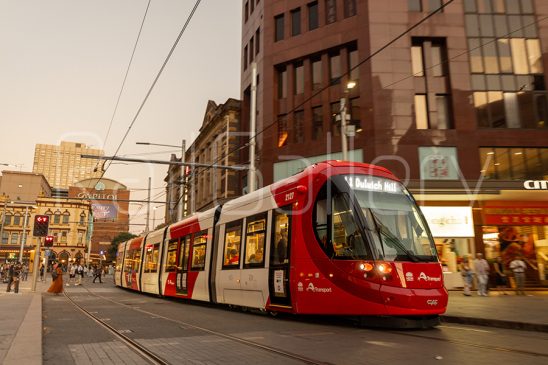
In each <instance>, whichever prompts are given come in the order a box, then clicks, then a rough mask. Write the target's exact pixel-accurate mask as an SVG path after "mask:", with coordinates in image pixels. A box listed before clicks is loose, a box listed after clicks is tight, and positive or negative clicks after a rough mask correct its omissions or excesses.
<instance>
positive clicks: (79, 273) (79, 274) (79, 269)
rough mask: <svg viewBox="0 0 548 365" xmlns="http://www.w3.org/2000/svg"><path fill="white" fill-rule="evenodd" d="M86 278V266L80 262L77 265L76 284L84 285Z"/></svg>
mask: <svg viewBox="0 0 548 365" xmlns="http://www.w3.org/2000/svg"><path fill="white" fill-rule="evenodd" d="M83 278H84V267H83V266H82V264H80V263H79V264H78V266H77V267H76V284H75V285H82V279H83Z"/></svg>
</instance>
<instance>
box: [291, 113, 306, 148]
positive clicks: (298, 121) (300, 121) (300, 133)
mask: <svg viewBox="0 0 548 365" xmlns="http://www.w3.org/2000/svg"><path fill="white" fill-rule="evenodd" d="M293 118H294V119H293V121H294V124H293V125H294V126H295V129H294V134H293V135H294V136H295V143H303V142H304V111H302V110H299V111H296V112H295V113H294V114H293Z"/></svg>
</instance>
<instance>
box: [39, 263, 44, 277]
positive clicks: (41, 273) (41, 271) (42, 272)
mask: <svg viewBox="0 0 548 365" xmlns="http://www.w3.org/2000/svg"><path fill="white" fill-rule="evenodd" d="M40 281H44V264H41V265H40Z"/></svg>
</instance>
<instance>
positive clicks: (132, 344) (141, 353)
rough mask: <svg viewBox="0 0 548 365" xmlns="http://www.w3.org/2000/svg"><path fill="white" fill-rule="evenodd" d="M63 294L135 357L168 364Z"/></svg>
mask: <svg viewBox="0 0 548 365" xmlns="http://www.w3.org/2000/svg"><path fill="white" fill-rule="evenodd" d="M88 292H89V290H88ZM63 293H64V294H65V297H67V299H68V300H69V301H70V302H71V303H72V304H73V305H74V306H75V307H76V308H78V309H79V310H80V311H82V313H84V314H85V315H86V316H88V317H89V318H90V319H91V320H93V321H94V322H96V323H97V324H99V325H100V326H102V327H103V328H105V329H106V330H108V331H109V332H110V333H112V334H113V335H114V336H116V337H117V338H119V339H120V340H121V341H122V342H123V343H125V344H126V345H127V346H128V347H129V349H130V350H132V351H133V352H135V353H136V354H137V355H139V356H140V357H142V358H143V359H144V360H145V361H148V362H149V363H151V364H154V365H169V364H170V363H169V362H167V361H165V360H164V359H162V358H161V357H159V356H158V355H156V354H155V353H153V352H152V351H150V350H148V349H147V348H146V347H144V346H143V345H141V344H139V343H138V342H136V341H134V340H132V339H131V338H129V337H128V336H125V335H123V334H121V333H120V332H119V331H118V330H116V328H114V327H112V326H111V325H109V324H108V323H106V322H105V321H103V320H102V319H101V318H98V317H96V316H94V315H93V313H91V312H89V311H88V310H87V309H85V308H84V307H82V306H81V305H80V304H78V303H76V302H75V301H74V300H73V299H72V298H71V297H70V295H68V294H67V293H66V291H63ZM90 293H91V292H90Z"/></svg>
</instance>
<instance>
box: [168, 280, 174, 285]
mask: <svg viewBox="0 0 548 365" xmlns="http://www.w3.org/2000/svg"><path fill="white" fill-rule="evenodd" d="M167 285H175V282H174V281H173V280H171V279H167Z"/></svg>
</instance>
